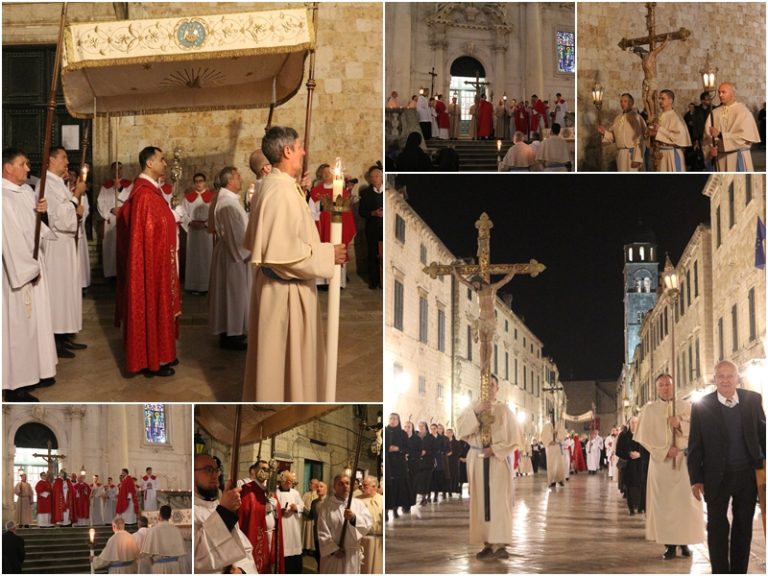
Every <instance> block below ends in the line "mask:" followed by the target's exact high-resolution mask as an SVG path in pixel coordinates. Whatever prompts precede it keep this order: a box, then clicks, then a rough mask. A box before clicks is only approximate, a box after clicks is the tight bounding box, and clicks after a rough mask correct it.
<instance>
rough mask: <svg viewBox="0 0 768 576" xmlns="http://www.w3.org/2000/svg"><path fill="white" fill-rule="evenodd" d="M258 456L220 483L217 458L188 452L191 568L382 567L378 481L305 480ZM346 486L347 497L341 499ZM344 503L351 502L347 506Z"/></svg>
mask: <svg viewBox="0 0 768 576" xmlns="http://www.w3.org/2000/svg"><path fill="white" fill-rule="evenodd" d="M296 486H297V481H296V475H295V474H294V473H293V472H291V471H289V470H284V471H282V472H279V473H278V472H277V469H276V468H275V467H274V466H270V463H268V462H266V461H263V460H259V461H258V462H255V463H254V464H253V465H251V466H250V468H249V476H248V478H245V479H241V480H238V481H237V482H235V483H233V482H231V481H230V482H227V483H226V484H225V483H224V479H223V475H222V474H221V469H220V463H219V462H218V461H217V459H215V458H213V457H211V456H209V455H207V454H201V455H198V456H196V457H195V571H196V573H214V572H219V573H220V572H222V570H224V571H225V572H226V571H228V570H229V569H230V568H231V569H239V570H240V571H241V572H242V573H251V574H255V573H259V574H264V573H285V574H301V573H303V572H304V571H305V566H304V562H305V559H312V561H313V562H312V563H310V564H309V565H308V568H307V569H306V570H309V571H316V572H317V573H319V574H380V573H382V572H383V552H384V549H383V538H382V520H383V498H382V495H381V488H380V486H379V483H378V480H377V478H376V477H374V476H364V477H362V478H360V479H359V482H358V481H357V480H356V481H355V482H354V483H352V482H351V480H350V477H349V476H347V475H346V474H337V475H336V476H335V477H334V478H333V482H332V484H331V490H330V491H329V487H328V485H327V484H326V483H325V482H323V481H321V480H319V479H317V478H313V479H311V480H310V481H309V490H308V491H307V492H305V493H304V494H303V495H302V494H299V492H298V491H297V490H296ZM350 491H351V492H352V499H351V501H350V500H349V496H350ZM350 502H351V503H350Z"/></svg>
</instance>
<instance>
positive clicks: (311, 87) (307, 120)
mask: <svg viewBox="0 0 768 576" xmlns="http://www.w3.org/2000/svg"><path fill="white" fill-rule="evenodd" d="M310 10H312V26H313V27H314V29H315V40H317V2H312V4H311V7H310ZM315 86H317V82H315V49H314V48H313V49H312V50H310V51H309V78H307V111H306V116H305V117H304V162H303V164H302V168H301V175H302V177H303V176H304V174H306V172H307V170H309V136H310V132H311V128H312V98H313V96H314V94H315Z"/></svg>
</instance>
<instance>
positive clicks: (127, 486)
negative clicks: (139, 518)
mask: <svg viewBox="0 0 768 576" xmlns="http://www.w3.org/2000/svg"><path fill="white" fill-rule="evenodd" d="M128 494H132V495H133V511H134V512H136V514H138V513H139V499H138V497H137V496H136V483H135V482H134V481H133V477H131V476H126V477H125V478H123V479H122V480H121V481H120V487H119V488H118V489H117V506H116V507H115V513H116V514H122V513H123V512H125V511H126V510H128Z"/></svg>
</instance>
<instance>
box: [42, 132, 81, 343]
mask: <svg viewBox="0 0 768 576" xmlns="http://www.w3.org/2000/svg"><path fill="white" fill-rule="evenodd" d="M68 168H69V159H68V158H67V151H66V150H65V149H64V148H62V147H60V146H59V147H56V148H52V149H51V152H50V160H49V163H48V174H47V176H46V184H45V199H46V200H48V226H49V227H50V228H51V230H52V231H53V232H54V234H55V235H56V239H55V240H53V239H50V238H46V248H45V250H46V257H45V265H46V268H47V270H46V271H47V272H48V281H49V282H50V285H51V286H52V287H54V286H55V288H56V289H55V290H50V291H49V296H50V300H51V321H52V324H53V333H54V336H55V338H56V348H57V353H58V355H59V357H60V358H74V356H75V355H74V352H72V351H73V350H82V349H83V348H86V345H85V344H81V343H78V342H75V341H74V336H75V334H77V333H78V332H80V331H81V330H82V329H83V292H82V286H81V278H80V260H79V259H78V255H77V250H76V249H75V231H76V230H77V229H78V220H77V217H78V216H82V215H83V214H84V213H85V205H84V204H80V203H78V199H79V198H80V197H81V196H82V195H83V194H84V193H85V183H83V182H82V181H81V180H79V179H78V181H77V184H76V185H75V187H74V189H73V190H72V191H71V192H70V190H69V187H68V186H67V184H66V182H64V179H63V177H64V176H66V174H67V170H68ZM35 192H36V193H37V195H38V196H39V195H40V182H38V184H37V188H36V189H35Z"/></svg>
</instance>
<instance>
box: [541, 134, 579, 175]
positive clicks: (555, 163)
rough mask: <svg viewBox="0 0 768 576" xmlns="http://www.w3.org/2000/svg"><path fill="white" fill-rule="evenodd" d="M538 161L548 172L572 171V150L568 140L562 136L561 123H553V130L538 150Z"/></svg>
mask: <svg viewBox="0 0 768 576" xmlns="http://www.w3.org/2000/svg"><path fill="white" fill-rule="evenodd" d="M536 162H538V163H539V164H541V166H542V167H543V169H544V170H545V171H546V172H570V171H571V150H570V147H569V145H568V142H567V141H566V140H565V139H564V138H563V137H562V136H560V124H552V131H551V132H550V134H549V137H548V138H546V139H545V140H544V141H543V142H542V143H541V145H540V146H539V149H538V150H537V151H536Z"/></svg>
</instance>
